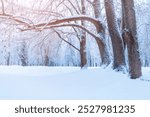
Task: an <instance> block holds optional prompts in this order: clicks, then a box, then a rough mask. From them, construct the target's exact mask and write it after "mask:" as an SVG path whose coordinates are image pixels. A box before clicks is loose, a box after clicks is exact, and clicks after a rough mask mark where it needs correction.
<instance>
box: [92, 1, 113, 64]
mask: <svg viewBox="0 0 150 117" xmlns="http://www.w3.org/2000/svg"><path fill="white" fill-rule="evenodd" d="M93 9H94V15H95V18H96V19H98V20H100V19H101V11H100V0H94V1H93ZM96 25H97V26H96V27H97V33H98V34H99V38H96V42H97V44H98V48H99V52H100V55H101V60H102V64H103V65H109V64H110V59H109V53H108V50H107V46H106V43H105V27H104V25H103V24H102V22H101V21H98V23H97V24H96Z"/></svg>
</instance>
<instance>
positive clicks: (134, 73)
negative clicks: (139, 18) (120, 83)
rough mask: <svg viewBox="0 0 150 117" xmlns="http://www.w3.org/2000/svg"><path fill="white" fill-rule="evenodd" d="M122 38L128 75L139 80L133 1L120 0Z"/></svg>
mask: <svg viewBox="0 0 150 117" xmlns="http://www.w3.org/2000/svg"><path fill="white" fill-rule="evenodd" d="M121 2H122V13H123V16H122V17H123V38H124V40H125V41H126V44H127V49H128V60H129V73H130V76H131V78H132V79H136V78H139V77H140V76H141V75H142V73H141V61H140V54H139V45H138V39H137V29H136V28H137V27H136V17H135V9H134V1H133V0H122V1H121Z"/></svg>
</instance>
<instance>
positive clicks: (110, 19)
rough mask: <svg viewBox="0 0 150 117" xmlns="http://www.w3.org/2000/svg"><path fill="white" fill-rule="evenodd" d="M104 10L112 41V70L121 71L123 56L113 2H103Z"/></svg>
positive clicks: (123, 62) (108, 0)
mask: <svg viewBox="0 0 150 117" xmlns="http://www.w3.org/2000/svg"><path fill="white" fill-rule="evenodd" d="M105 10H106V17H107V24H108V29H109V33H110V37H111V40H112V47H113V56H114V65H113V67H114V69H117V70H119V71H120V70H122V69H123V67H125V56H124V46H123V40H122V37H121V34H120V30H119V26H118V23H117V19H116V16H115V11H114V3H113V0H105Z"/></svg>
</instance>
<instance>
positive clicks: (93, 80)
mask: <svg viewBox="0 0 150 117" xmlns="http://www.w3.org/2000/svg"><path fill="white" fill-rule="evenodd" d="M143 79H144V80H143ZM149 81H150V68H143V77H142V78H141V79H138V80H131V79H129V78H128V76H127V75H126V74H122V73H117V72H115V71H113V70H111V69H110V68H107V69H103V68H89V69H88V70H80V68H77V67H20V66H10V67H7V66H0V99H40V100H41V99H55V100H57V99H63V100H64V99H67V100H68V99H86V100H87V99H94V100H95V99H113V100H114V99H127V100H128V99H136V100H137V99H138V100H139V99H140V100H141V99H150V82H149Z"/></svg>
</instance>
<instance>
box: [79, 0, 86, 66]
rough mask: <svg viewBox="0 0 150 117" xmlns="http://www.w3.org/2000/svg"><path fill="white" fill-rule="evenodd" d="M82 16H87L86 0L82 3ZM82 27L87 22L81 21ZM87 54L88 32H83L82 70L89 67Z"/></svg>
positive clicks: (81, 49)
mask: <svg viewBox="0 0 150 117" xmlns="http://www.w3.org/2000/svg"><path fill="white" fill-rule="evenodd" d="M81 7H82V14H83V15H85V14H86V10H85V0H82V1H81ZM81 25H82V26H85V21H82V20H81ZM86 55H87V53H86V32H85V31H82V36H81V40H80V57H81V68H86V67H87V56H86Z"/></svg>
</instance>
